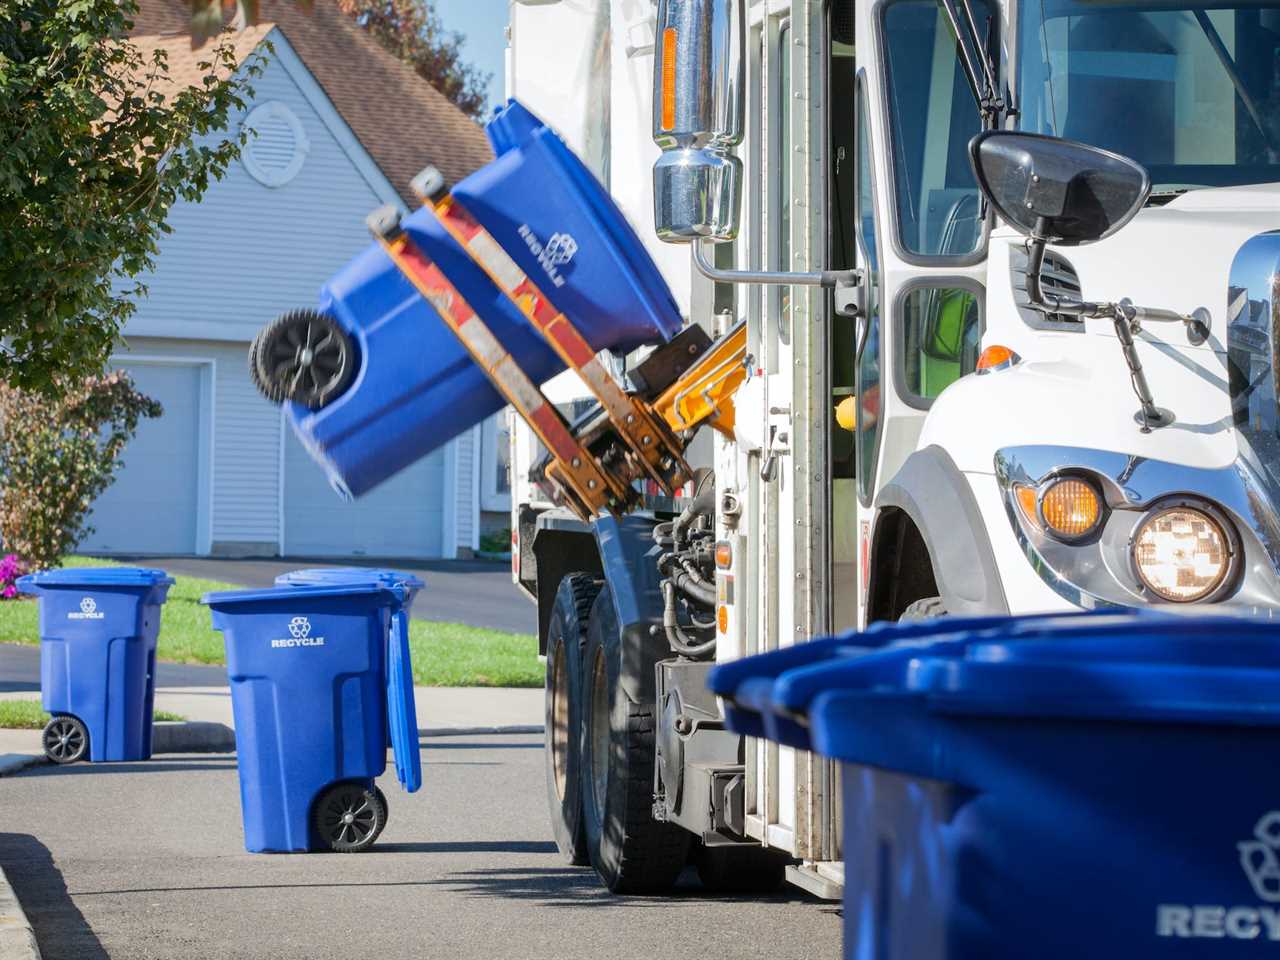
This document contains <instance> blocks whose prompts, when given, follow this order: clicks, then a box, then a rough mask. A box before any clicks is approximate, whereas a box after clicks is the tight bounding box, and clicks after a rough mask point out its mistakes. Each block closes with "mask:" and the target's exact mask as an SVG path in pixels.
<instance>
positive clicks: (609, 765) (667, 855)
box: [582, 586, 690, 894]
mask: <svg viewBox="0 0 1280 960" xmlns="http://www.w3.org/2000/svg"><path fill="white" fill-rule="evenodd" d="M623 669H624V664H623V656H622V634H621V631H620V630H619V628H618V618H617V614H616V613H615V612H614V608H613V597H612V596H611V595H610V593H609V589H608V587H607V586H606V587H605V588H604V589H602V590H601V591H600V595H599V596H597V597H596V600H595V603H594V604H593V605H592V607H591V617H590V620H589V621H588V623H587V646H586V656H585V658H584V661H583V677H584V681H583V712H584V714H585V718H584V720H585V722H584V723H583V725H582V733H583V736H582V812H583V821H584V823H585V825H586V832H587V850H588V852H589V854H590V856H591V865H592V866H593V867H594V868H595V871H596V873H597V874H599V876H600V879H601V881H602V882H603V883H604V885H605V886H606V887H608V888H609V889H610V890H611V891H613V892H614V893H639V894H645V893H663V892H665V891H667V890H669V889H670V888H671V886H672V885H673V884H674V883H675V881H676V878H677V877H678V876H680V872H681V871H682V870H683V869H684V866H685V862H686V860H687V859H688V854H689V841H690V835H689V834H688V833H686V832H685V831H684V830H682V829H680V828H679V827H676V826H673V825H671V824H667V823H661V822H659V821H657V820H654V819H653V764H654V752H655V751H654V747H655V741H656V735H657V720H658V710H657V705H656V704H653V703H637V702H635V701H633V700H632V699H631V697H630V696H629V695H628V693H627V691H626V689H625V688H624V686H623V685H622V684H621V683H620V682H619V675H620V672H621V671H622V670H623Z"/></svg>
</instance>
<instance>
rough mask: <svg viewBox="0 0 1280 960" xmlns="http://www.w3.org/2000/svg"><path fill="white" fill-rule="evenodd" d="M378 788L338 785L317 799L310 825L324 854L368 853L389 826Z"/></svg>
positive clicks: (355, 784)
mask: <svg viewBox="0 0 1280 960" xmlns="http://www.w3.org/2000/svg"><path fill="white" fill-rule="evenodd" d="M380 794H381V791H380V790H378V788H377V787H368V786H366V785H365V784H363V783H349V782H348V783H335V784H334V785H333V786H331V787H328V788H326V789H325V790H324V791H323V792H322V793H321V794H320V796H319V797H318V798H317V799H316V802H315V807H314V808H313V810H312V814H311V823H312V826H313V827H314V828H315V832H316V836H317V837H318V838H319V840H320V848H321V849H322V850H332V851H333V852H334V853H360V852H361V851H363V850H368V849H369V848H370V847H371V846H373V843H374V841H375V840H377V839H378V834H380V833H382V828H383V827H385V826H386V825H387V808H386V806H384V805H383V802H382V798H381V796H380Z"/></svg>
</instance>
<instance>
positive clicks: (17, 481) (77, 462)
mask: <svg viewBox="0 0 1280 960" xmlns="http://www.w3.org/2000/svg"><path fill="white" fill-rule="evenodd" d="M48 393H53V394H55V395H56V398H51V397H50V396H49V395H48ZM48 393H46V392H35V391H30V390H22V389H19V388H17V387H13V386H7V385H5V384H0V540H2V541H3V542H4V547H5V550H6V551H12V552H13V553H15V554H17V556H18V557H19V558H20V559H21V560H23V561H24V562H25V564H26V566H28V567H29V568H31V569H44V568H47V567H56V566H57V565H58V564H59V563H61V561H62V557H63V556H64V555H65V554H67V553H69V552H70V551H71V550H72V549H73V548H74V547H75V546H76V544H78V543H80V541H81V540H83V539H84V538H85V537H87V536H88V535H89V534H90V533H92V532H93V528H92V527H90V526H89V525H88V524H87V523H86V522H85V521H86V518H87V517H88V515H89V509H90V508H91V507H92V506H93V501H94V500H96V499H97V498H98V496H99V495H100V494H101V493H102V491H104V490H106V489H107V487H109V486H110V485H111V482H112V481H113V480H114V479H115V474H116V471H117V470H118V469H119V467H120V466H121V459H120V456H121V454H122V453H123V452H124V448H125V446H126V445H127V444H128V442H129V441H130V440H131V439H132V438H133V435H134V434H135V433H136V432H137V430H138V423H139V422H140V421H141V419H142V418H143V417H158V416H160V415H161V414H162V413H163V412H164V411H163V410H162V408H161V406H160V404H159V403H158V402H156V401H155V400H152V399H151V398H150V397H147V396H145V395H143V394H141V393H139V392H138V390H137V389H136V388H135V387H134V385H133V380H132V379H131V378H130V377H129V375H128V374H127V373H124V372H123V371H115V372H112V373H108V374H104V375H101V376H94V377H89V378H88V379H86V380H84V381H82V382H80V383H69V382H66V381H62V380H58V381H56V382H55V384H54V389H53V390H52V391H49V392H48Z"/></svg>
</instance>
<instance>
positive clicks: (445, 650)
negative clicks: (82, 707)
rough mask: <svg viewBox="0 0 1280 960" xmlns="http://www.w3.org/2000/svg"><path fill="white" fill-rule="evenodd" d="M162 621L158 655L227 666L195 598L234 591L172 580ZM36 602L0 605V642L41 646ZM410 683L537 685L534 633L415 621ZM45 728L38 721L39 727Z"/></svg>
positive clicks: (78, 562) (83, 561) (539, 672)
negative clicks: (216, 591) (217, 592)
mask: <svg viewBox="0 0 1280 960" xmlns="http://www.w3.org/2000/svg"><path fill="white" fill-rule="evenodd" d="M66 565H67V566H82V567H87V566H95V567H97V566H104V567H105V566H117V565H118V564H114V563H112V562H111V561H109V560H94V559H91V558H88V557H68V558H67V561H66ZM175 579H176V581H177V582H176V583H175V584H174V585H173V588H172V589H171V590H170V591H169V599H168V600H167V601H166V602H165V605H164V614H163V616H162V618H161V621H160V642H159V657H160V659H161V660H168V661H172V662H175V663H211V664H219V665H221V664H224V663H225V662H226V660H225V659H224V651H223V646H222V634H220V633H215V632H214V630H213V626H212V623H211V622H210V619H209V608H208V607H205V606H202V605H201V603H200V598H201V597H202V596H203V595H204V594H206V593H208V592H210V591H211V590H235V589H238V588H237V587H236V586H234V585H233V584H229V583H219V582H218V581H216V580H197V579H195V578H193V577H176V578H175ZM38 642H39V641H38V622H37V607H36V603H35V602H34V601H33V600H7V601H0V643H28V644H34V643H38ZM409 647H410V650H411V651H412V653H413V679H414V681H415V682H416V683H418V684H421V685H425V686H431V687H540V686H542V676H543V667H542V664H541V663H540V662H539V661H538V641H537V638H536V637H534V636H532V635H531V634H525V633H507V632H505V631H502V630H485V629H482V628H480V627H468V626H465V625H463V624H461V623H433V622H428V621H423V620H414V621H412V623H411V625H410V627H409ZM41 725H42V726H43V724H41Z"/></svg>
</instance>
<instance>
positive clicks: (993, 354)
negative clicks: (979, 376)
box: [977, 343, 1022, 373]
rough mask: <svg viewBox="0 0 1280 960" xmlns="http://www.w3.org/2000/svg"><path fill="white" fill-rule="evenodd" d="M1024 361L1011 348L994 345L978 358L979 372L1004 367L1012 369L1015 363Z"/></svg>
mask: <svg viewBox="0 0 1280 960" xmlns="http://www.w3.org/2000/svg"><path fill="white" fill-rule="evenodd" d="M1021 360H1022V358H1021V357H1020V356H1018V355H1017V354H1016V353H1014V352H1013V350H1012V349H1010V348H1009V347H1006V346H1004V345H1003V344H999V343H993V344H992V345H991V346H989V347H987V348H986V349H985V350H983V351H982V355H981V356H980V357H978V367H977V369H978V372H979V373H981V372H982V371H984V370H995V369H999V368H1002V367H1011V366H1013V365H1014V364H1015V363H1018V362H1020V361H1021Z"/></svg>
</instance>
